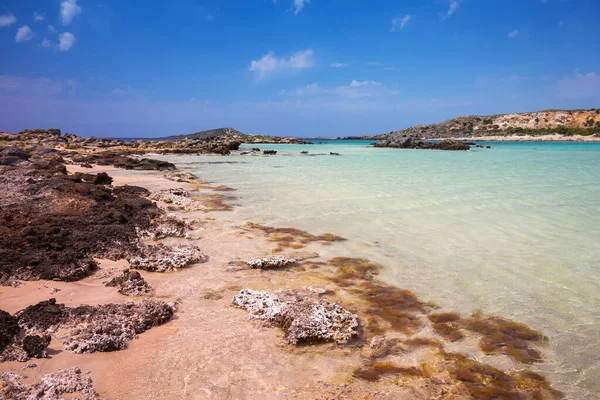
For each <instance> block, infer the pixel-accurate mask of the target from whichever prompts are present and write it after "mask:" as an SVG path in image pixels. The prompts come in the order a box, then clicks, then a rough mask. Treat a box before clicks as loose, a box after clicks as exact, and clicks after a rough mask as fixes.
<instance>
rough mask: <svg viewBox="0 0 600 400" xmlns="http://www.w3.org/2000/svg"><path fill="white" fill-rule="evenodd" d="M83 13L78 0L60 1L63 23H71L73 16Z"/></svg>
mask: <svg viewBox="0 0 600 400" xmlns="http://www.w3.org/2000/svg"><path fill="white" fill-rule="evenodd" d="M80 13H81V7H79V6H78V5H77V0H64V1H63V2H62V3H60V20H61V22H62V23H63V25H69V24H70V23H71V21H73V18H74V17H75V16H76V15H77V14H80Z"/></svg>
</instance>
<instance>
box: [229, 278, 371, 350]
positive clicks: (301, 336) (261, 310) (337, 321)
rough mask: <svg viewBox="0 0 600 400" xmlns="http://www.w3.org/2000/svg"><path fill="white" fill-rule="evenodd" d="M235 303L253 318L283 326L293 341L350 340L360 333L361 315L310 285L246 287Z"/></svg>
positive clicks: (341, 341) (236, 296)
mask: <svg viewBox="0 0 600 400" xmlns="http://www.w3.org/2000/svg"><path fill="white" fill-rule="evenodd" d="M233 304H234V305H236V306H238V307H240V308H243V309H244V310H246V311H248V312H249V313H250V318H252V319H258V320H262V321H265V322H269V323H271V324H275V325H278V326H280V327H281V328H283V329H284V330H285V331H286V338H287V340H288V341H289V342H290V343H292V344H297V343H313V342H330V341H335V342H338V343H345V342H348V341H349V340H350V339H352V337H354V336H356V335H358V325H359V324H358V317H357V315H356V314H353V313H351V312H349V311H347V310H345V309H344V308H342V307H341V306H339V305H338V304H335V303H330V302H328V301H326V300H323V299H321V298H319V296H318V293H316V291H314V290H311V289H310V288H308V289H301V290H289V291H279V292H276V293H271V292H267V291H257V290H249V289H245V290H242V291H241V292H240V293H239V294H237V295H235V296H234V298H233Z"/></svg>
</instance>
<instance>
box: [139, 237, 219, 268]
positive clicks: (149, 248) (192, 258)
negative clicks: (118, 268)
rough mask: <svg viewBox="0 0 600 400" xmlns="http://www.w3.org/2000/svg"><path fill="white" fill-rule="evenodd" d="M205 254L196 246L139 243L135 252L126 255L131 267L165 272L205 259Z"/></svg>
mask: <svg viewBox="0 0 600 400" xmlns="http://www.w3.org/2000/svg"><path fill="white" fill-rule="evenodd" d="M206 259H207V257H206V255H205V254H204V253H203V252H202V250H200V248H199V247H198V246H192V245H176V246H166V245H164V244H162V243H161V244H157V245H145V244H140V245H139V246H138V251H137V252H136V254H134V255H132V256H129V257H127V261H129V265H130V266H131V268H133V269H142V270H145V271H155V272H166V271H174V270H176V269H179V268H183V267H187V266H188V265H190V264H194V263H197V262H204V261H206Z"/></svg>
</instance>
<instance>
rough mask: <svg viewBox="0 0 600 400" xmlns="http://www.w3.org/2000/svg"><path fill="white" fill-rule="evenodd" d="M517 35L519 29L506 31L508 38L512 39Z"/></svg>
mask: <svg viewBox="0 0 600 400" xmlns="http://www.w3.org/2000/svg"><path fill="white" fill-rule="evenodd" d="M517 36H519V30H518V29H514V30H512V31H510V32H508V38H509V39H514V38H516V37H517Z"/></svg>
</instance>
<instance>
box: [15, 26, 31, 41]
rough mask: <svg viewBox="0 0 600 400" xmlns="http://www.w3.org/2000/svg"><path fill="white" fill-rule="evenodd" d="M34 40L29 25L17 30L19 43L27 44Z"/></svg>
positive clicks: (16, 38) (16, 37) (16, 39)
mask: <svg viewBox="0 0 600 400" xmlns="http://www.w3.org/2000/svg"><path fill="white" fill-rule="evenodd" d="M31 39H33V31H32V30H31V28H30V27H28V26H27V25H24V26H22V27H20V28H19V30H17V34H16V36H15V41H16V42H17V43H21V42H26V41H28V40H31Z"/></svg>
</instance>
